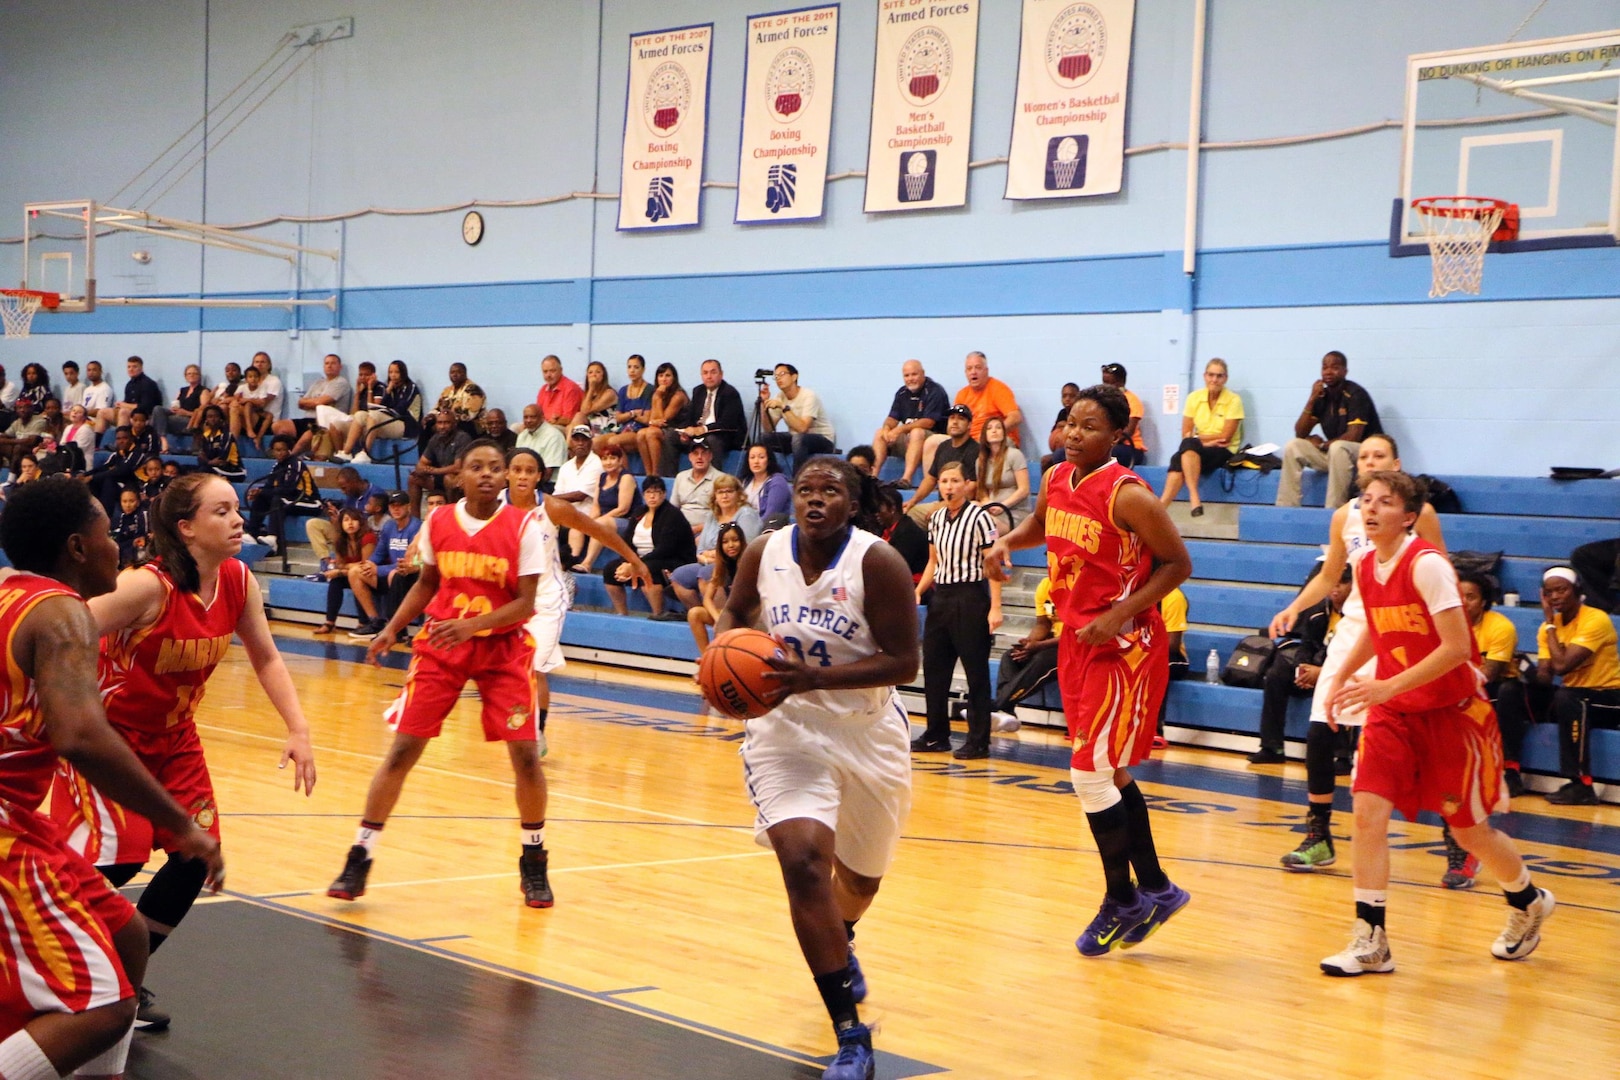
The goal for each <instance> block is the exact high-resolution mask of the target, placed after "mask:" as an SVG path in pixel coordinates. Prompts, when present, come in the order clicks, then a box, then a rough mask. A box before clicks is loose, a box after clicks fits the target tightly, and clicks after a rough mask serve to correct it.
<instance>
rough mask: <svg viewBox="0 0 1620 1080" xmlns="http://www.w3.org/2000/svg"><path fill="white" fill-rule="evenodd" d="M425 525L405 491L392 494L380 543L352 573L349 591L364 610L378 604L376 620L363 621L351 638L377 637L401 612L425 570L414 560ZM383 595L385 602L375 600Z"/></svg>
mask: <svg viewBox="0 0 1620 1080" xmlns="http://www.w3.org/2000/svg"><path fill="white" fill-rule="evenodd" d="M421 528H422V523H421V521H419V520H417V519H416V517H415V516H414V515H412V513H411V497H410V496H409V495H408V494H406V493H405V492H403V491H394V492H390V493H389V495H388V520H387V521H385V522H383V526H382V529H381V530H379V531H378V533H377V543H376V545H375V546H374V547H373V548H372V552H371V557H370V558H368V559H367V560H366V561H365V562H362V563H356V564H355V565H354V566H353V567H352V568H351V569H350V571H349V588H350V589H352V590H354V598H355V602H356V603H358V604H359V605H360V607H361V610H362V611H364V610H370V609H368V607H367V605H368V604H372V605H374V610H375V611H376V618H373V619H371V620H369V621H365V622H362V623H361V624H360V625H359V626H356V627H355V628H354V632H353V633H351V634H350V635H349V636H350V637H351V638H355V639H365V638H372V637H376V636H377V634H378V633H380V632H381V631H382V628H383V627H385V626H387V625H388V620H389V619H392V618H393V617H394V612H396V611H398V610H399V603H400V601H401V600H403V599H405V594H406V593H408V592H410V591H411V586H412V585H414V584H416V577H417V575H418V574H419V573H421V571H422V562H421V560H420V559H418V560H415V561H414V562H413V561H412V560H411V558H410V554H411V551H412V547H413V545H414V543H415V541H416V534H417V533H418V532H419V531H421ZM377 593H381V594H382V595H381V599H380V601H379V600H374V599H373V597H374V595H375V594H377Z"/></svg>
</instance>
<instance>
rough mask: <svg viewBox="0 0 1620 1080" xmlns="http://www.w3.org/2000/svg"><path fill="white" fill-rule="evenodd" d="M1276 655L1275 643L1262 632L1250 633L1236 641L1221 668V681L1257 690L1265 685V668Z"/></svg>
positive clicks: (1229, 684)
mask: <svg viewBox="0 0 1620 1080" xmlns="http://www.w3.org/2000/svg"><path fill="white" fill-rule="evenodd" d="M1276 655H1277V643H1276V642H1274V641H1272V640H1271V639H1270V638H1268V637H1266V636H1265V635H1263V634H1251V635H1250V636H1248V637H1246V638H1244V639H1243V640H1242V641H1240V642H1238V643H1237V648H1235V649H1233V650H1232V655H1231V656H1229V657H1227V658H1226V666H1225V667H1223V668H1222V669H1221V682H1223V683H1225V684H1226V685H1227V686H1242V687H1245V688H1247V689H1249V690H1258V689H1260V688H1261V687H1262V686H1264V685H1265V681H1266V670H1267V669H1268V668H1270V667H1271V661H1272V658H1273V657H1275V656H1276Z"/></svg>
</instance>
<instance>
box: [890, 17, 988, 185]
mask: <svg viewBox="0 0 1620 1080" xmlns="http://www.w3.org/2000/svg"><path fill="white" fill-rule="evenodd" d="M978 44H979V0H880V2H879V4H878V27H877V66H876V69H875V70H874V72H873V76H872V128H871V134H870V135H869V136H868V143H867V150H866V211H867V213H876V212H879V211H884V210H920V209H925V208H929V207H936V206H962V205H964V204H966V202H967V174H968V143H969V142H970V135H971V134H972V131H973V64H974V58H975V56H976V54H977V51H978Z"/></svg>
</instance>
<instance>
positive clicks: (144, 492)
mask: <svg viewBox="0 0 1620 1080" xmlns="http://www.w3.org/2000/svg"><path fill="white" fill-rule="evenodd" d="M135 475H136V476H138V477H139V478H140V481H141V484H140V487H138V488H136V491H135V493H136V494H137V495H139V496H140V497H141V509H142V510H150V509H152V504H153V503H155V502H157V500H158V496H160V495H162V494H163V489H164V488H166V487H168V486H169V481H168V479H167V478H166V477H165V476H164V475H163V459H162V458H160V457H149V458H147V459H146V460H145V461H143V462H141V467H140V468H139V469H138V470H136V473H135Z"/></svg>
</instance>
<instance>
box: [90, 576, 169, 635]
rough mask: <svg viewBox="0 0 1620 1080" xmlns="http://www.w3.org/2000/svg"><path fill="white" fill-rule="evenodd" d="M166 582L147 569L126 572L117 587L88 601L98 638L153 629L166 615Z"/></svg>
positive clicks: (119, 578) (119, 579)
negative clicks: (129, 631) (162, 616)
mask: <svg viewBox="0 0 1620 1080" xmlns="http://www.w3.org/2000/svg"><path fill="white" fill-rule="evenodd" d="M163 596H164V589H163V582H161V581H159V580H158V576H157V575H156V574H154V573H151V572H150V571H147V570H125V571H124V572H123V573H121V574H119V575H118V587H117V588H115V589H114V590H113V591H112V592H110V593H105V594H103V595H101V596H98V597H96V598H95V599H93V600H90V601H89V605H90V614H91V615H92V616H93V617H94V618H95V620H96V632H97V635H98V636H105V635H107V634H117V633H120V632H122V631H124V630H135V629H139V628H141V627H143V626H151V625H152V624H153V623H155V622H157V620H158V616H159V615H162V614H163Z"/></svg>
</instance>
